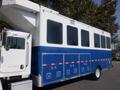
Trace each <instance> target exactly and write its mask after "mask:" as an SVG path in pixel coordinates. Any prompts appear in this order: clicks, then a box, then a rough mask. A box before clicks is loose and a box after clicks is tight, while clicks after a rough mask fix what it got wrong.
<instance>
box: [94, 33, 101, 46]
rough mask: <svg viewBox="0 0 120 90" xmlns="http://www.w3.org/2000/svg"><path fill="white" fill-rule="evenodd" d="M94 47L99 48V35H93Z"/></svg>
mask: <svg viewBox="0 0 120 90" xmlns="http://www.w3.org/2000/svg"><path fill="white" fill-rule="evenodd" d="M94 46H95V47H96V48H99V47H100V35H99V34H94Z"/></svg>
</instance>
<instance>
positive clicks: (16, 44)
mask: <svg viewBox="0 0 120 90" xmlns="http://www.w3.org/2000/svg"><path fill="white" fill-rule="evenodd" d="M7 46H8V47H9V48H12V49H25V39H24V38H19V37H8V38H7Z"/></svg>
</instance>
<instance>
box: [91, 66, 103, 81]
mask: <svg viewBox="0 0 120 90" xmlns="http://www.w3.org/2000/svg"><path fill="white" fill-rule="evenodd" d="M92 77H93V79H94V80H98V79H100V77H101V69H100V68H99V67H97V68H96V69H95V72H94V73H93V75H92Z"/></svg>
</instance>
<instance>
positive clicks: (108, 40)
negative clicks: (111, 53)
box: [106, 37, 111, 49]
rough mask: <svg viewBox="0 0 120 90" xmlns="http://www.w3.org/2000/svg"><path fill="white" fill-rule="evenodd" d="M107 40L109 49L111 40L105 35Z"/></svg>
mask: <svg viewBox="0 0 120 90" xmlns="http://www.w3.org/2000/svg"><path fill="white" fill-rule="evenodd" d="M106 40H107V48H108V49H110V48H111V40H110V38H109V37H106Z"/></svg>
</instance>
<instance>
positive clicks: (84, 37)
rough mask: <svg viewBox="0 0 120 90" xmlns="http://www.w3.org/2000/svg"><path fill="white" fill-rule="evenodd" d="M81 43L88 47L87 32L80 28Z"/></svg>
mask: <svg viewBox="0 0 120 90" xmlns="http://www.w3.org/2000/svg"><path fill="white" fill-rule="evenodd" d="M81 45H82V46H86V47H89V32H88V31H85V30H81Z"/></svg>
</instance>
